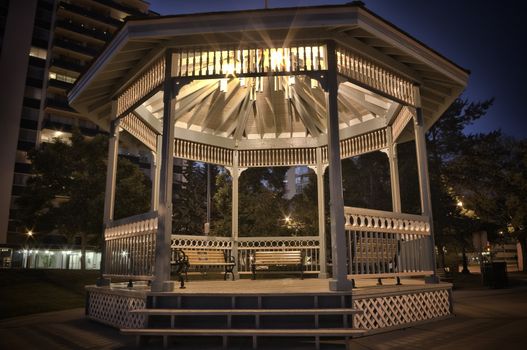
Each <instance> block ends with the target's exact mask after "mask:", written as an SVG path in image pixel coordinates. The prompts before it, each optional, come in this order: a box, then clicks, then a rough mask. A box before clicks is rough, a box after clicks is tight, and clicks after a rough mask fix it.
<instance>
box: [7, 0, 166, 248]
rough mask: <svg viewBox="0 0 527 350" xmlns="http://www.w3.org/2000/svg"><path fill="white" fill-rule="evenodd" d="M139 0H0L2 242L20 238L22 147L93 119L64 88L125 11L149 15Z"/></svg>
mask: <svg viewBox="0 0 527 350" xmlns="http://www.w3.org/2000/svg"><path fill="white" fill-rule="evenodd" d="M155 15H157V14H155V13H153V12H151V11H149V4H148V3H147V2H145V1H142V0H24V1H16V0H0V76H2V77H3V83H2V84H1V85H2V91H1V93H0V106H2V112H1V115H0V133H1V135H2V137H0V150H1V153H0V178H1V180H0V244H2V243H6V242H9V243H20V242H21V241H22V240H23V239H25V236H24V230H25V228H24V227H23V225H20V224H17V222H16V221H15V220H14V218H15V215H16V210H17V207H16V203H15V202H16V198H17V196H18V195H20V193H21V192H22V191H23V188H24V186H25V183H26V181H27V179H28V177H29V173H30V164H29V161H28V160H27V153H28V152H29V151H30V150H31V149H34V148H35V147H38V145H39V144H40V143H42V142H48V141H50V140H52V139H53V138H54V137H60V138H67V137H69V135H71V131H72V129H73V128H79V130H80V131H81V132H82V133H83V134H85V135H87V136H93V135H96V134H97V133H99V132H102V131H101V130H100V129H99V128H98V126H97V125H95V124H93V123H92V122H90V121H89V120H87V119H85V118H84V117H83V116H82V115H80V114H78V113H76V112H75V111H74V110H73V109H72V108H71V107H69V105H68V103H67V99H66V93H67V91H68V89H70V88H71V86H72V85H73V83H74V82H75V81H76V79H77V78H78V77H79V76H80V75H81V74H82V72H83V71H84V70H85V69H86V68H87V66H88V65H90V63H91V62H92V60H93V59H94V58H95V57H97V55H98V54H99V53H100V52H101V51H102V49H103V47H104V45H105V44H106V43H107V42H109V41H110V39H111V38H112V37H113V35H114V34H115V33H116V32H117V30H118V29H119V27H120V25H121V24H122V23H123V21H124V19H125V18H126V17H128V16H155Z"/></svg>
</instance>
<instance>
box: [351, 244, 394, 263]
mask: <svg viewBox="0 0 527 350" xmlns="http://www.w3.org/2000/svg"><path fill="white" fill-rule="evenodd" d="M398 253H399V246H398V242H397V239H390V238H363V239H362V240H359V241H357V242H356V243H355V244H354V248H353V262H357V263H371V262H385V263H390V262H392V261H394V260H395V259H396V258H397V255H398Z"/></svg>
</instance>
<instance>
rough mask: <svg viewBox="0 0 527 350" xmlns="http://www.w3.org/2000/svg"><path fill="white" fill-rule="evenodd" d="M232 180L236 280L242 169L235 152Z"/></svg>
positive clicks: (233, 254) (235, 273)
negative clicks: (239, 181) (239, 195)
mask: <svg viewBox="0 0 527 350" xmlns="http://www.w3.org/2000/svg"><path fill="white" fill-rule="evenodd" d="M230 170H231V178H232V189H231V190H232V210H231V215H232V217H231V237H232V251H231V254H232V256H233V257H234V261H235V262H236V266H235V267H234V276H235V278H238V277H239V273H238V237H239V232H238V201H239V198H238V187H239V186H238V180H239V177H240V173H241V172H240V169H239V166H238V151H237V150H235V151H233V155H232V168H231V169H230Z"/></svg>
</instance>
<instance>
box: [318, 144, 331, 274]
mask: <svg viewBox="0 0 527 350" xmlns="http://www.w3.org/2000/svg"><path fill="white" fill-rule="evenodd" d="M316 157H317V166H316V168H315V173H316V174H317V207H318V241H319V242H318V245H319V247H320V248H319V249H320V250H319V264H320V273H319V274H318V277H319V278H327V277H328V273H327V259H326V215H325V208H324V205H325V200H324V171H325V170H326V166H325V165H324V164H323V163H322V149H321V148H320V147H317V149H316Z"/></svg>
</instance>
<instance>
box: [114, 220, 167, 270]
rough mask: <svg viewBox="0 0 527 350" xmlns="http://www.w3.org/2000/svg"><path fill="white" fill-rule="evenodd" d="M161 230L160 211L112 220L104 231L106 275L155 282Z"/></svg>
mask: <svg viewBox="0 0 527 350" xmlns="http://www.w3.org/2000/svg"><path fill="white" fill-rule="evenodd" d="M156 231H157V212H149V213H145V214H141V215H136V216H131V217H128V218H124V219H120V220H115V221H112V222H111V223H110V224H109V225H108V226H107V227H106V229H105V230H104V239H105V242H106V246H105V265H104V274H105V275H106V276H114V277H123V278H134V279H151V278H153V275H154V263H155V262H154V260H155V246H156Z"/></svg>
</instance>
